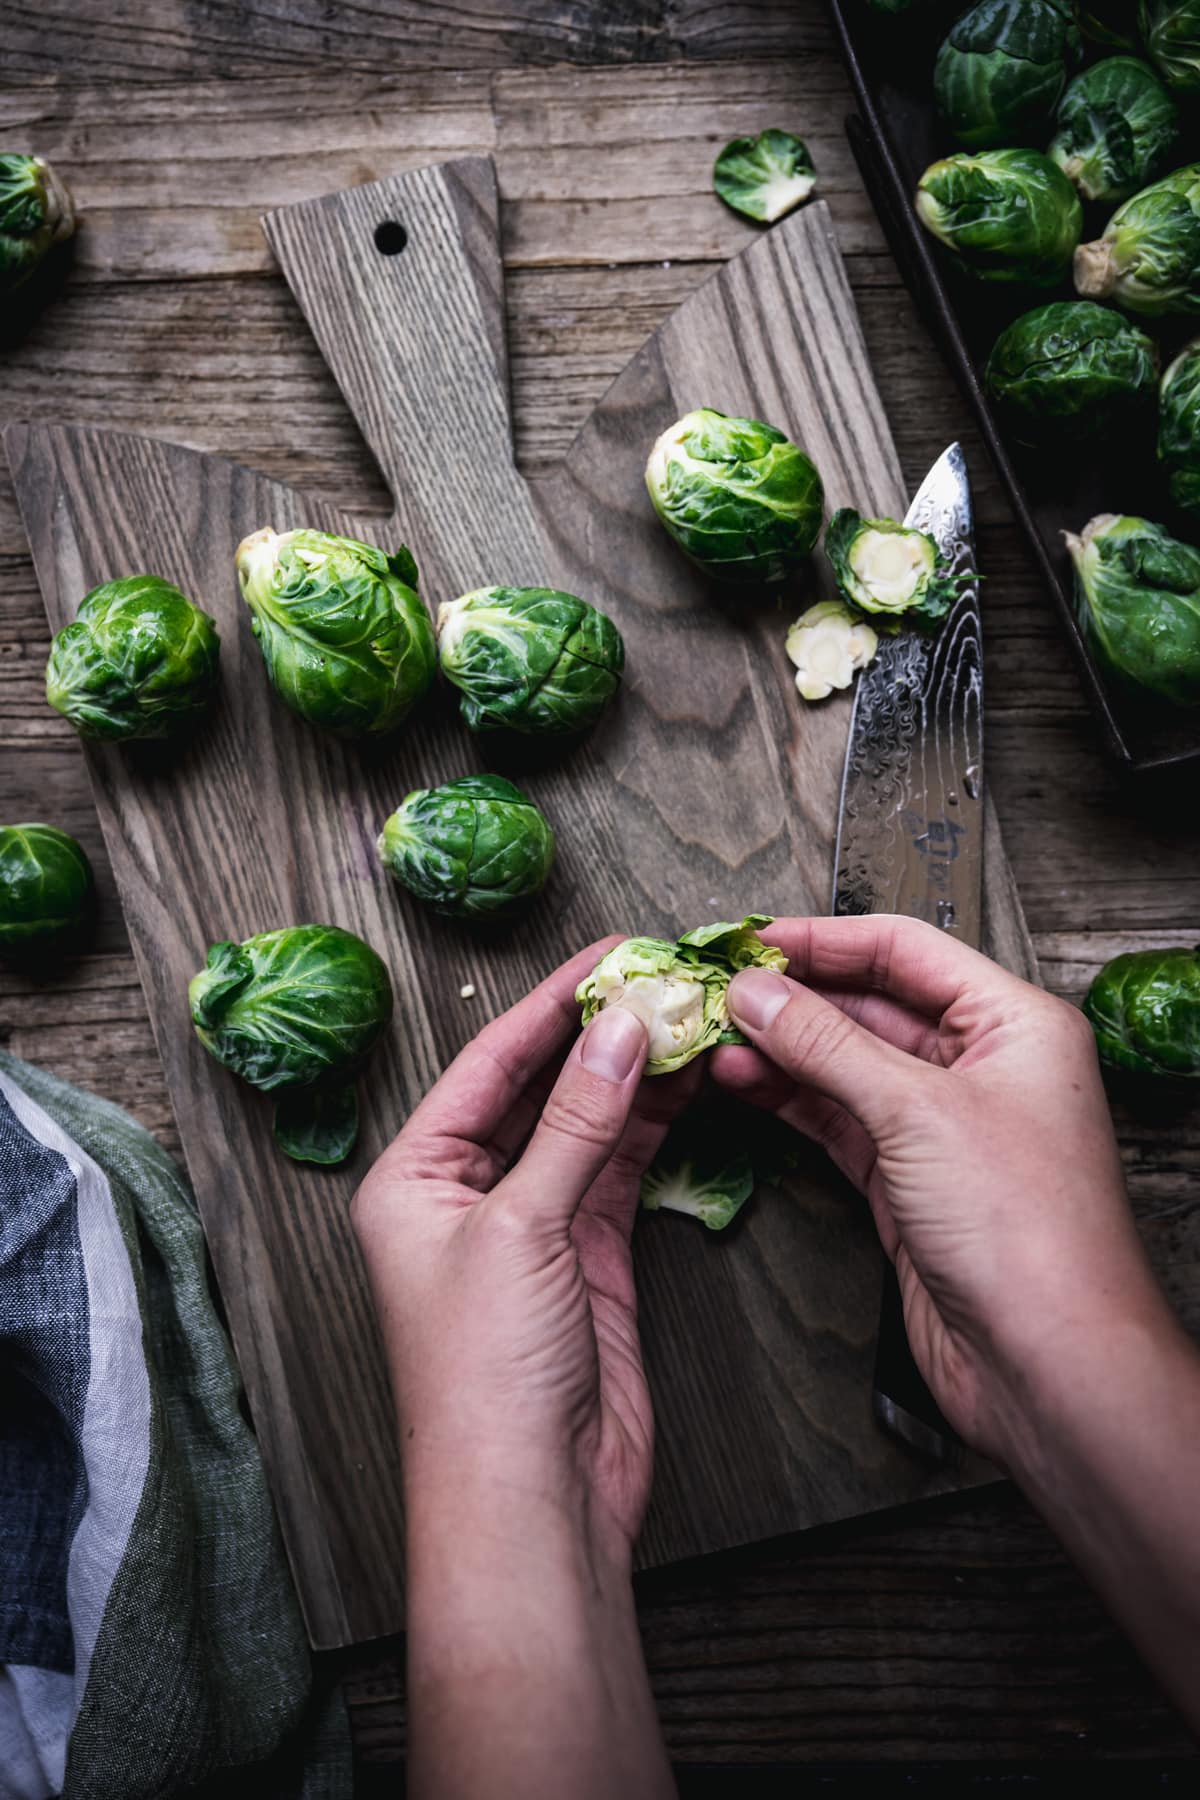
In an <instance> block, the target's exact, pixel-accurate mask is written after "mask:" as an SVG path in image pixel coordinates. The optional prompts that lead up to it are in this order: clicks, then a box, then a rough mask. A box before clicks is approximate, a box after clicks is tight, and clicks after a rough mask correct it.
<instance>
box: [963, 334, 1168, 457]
mask: <svg viewBox="0 0 1200 1800" xmlns="http://www.w3.org/2000/svg"><path fill="white" fill-rule="evenodd" d="M1157 379H1158V348H1157V346H1156V345H1155V343H1154V340H1153V339H1152V338H1150V337H1148V336H1147V335H1146V333H1145V332H1144V331H1141V330H1139V328H1138V327H1137V326H1136V325H1134V324H1132V323H1131V321H1130V320H1128V319H1124V318H1122V317H1121V315H1120V313H1116V312H1113V311H1112V309H1111V307H1107V306H1097V305H1096V303H1095V302H1094V301H1092V300H1052V301H1051V302H1050V304H1049V305H1048V306H1035V307H1034V309H1033V311H1032V312H1027V313H1022V314H1021V317H1020V318H1019V319H1014V320H1013V322H1012V324H1011V325H1009V326H1007V327H1006V329H1005V330H1004V331H1002V332H1001V333H1000V336H999V337H998V338H997V339H996V342H995V344H994V345H993V347H992V353H991V356H990V357H989V358H988V363H987V368H986V371H985V373H984V381H985V384H986V386H987V390H988V392H989V394H990V395H991V397H992V399H993V400H994V401H995V402H996V405H997V408H998V409H999V411H1000V413H1001V414H1002V416H1003V418H1004V421H1005V423H1006V425H1007V426H1008V429H1009V430H1010V432H1011V433H1012V436H1013V437H1014V438H1015V439H1016V440H1017V442H1018V443H1021V444H1024V445H1026V446H1027V447H1028V448H1031V449H1035V450H1036V449H1040V448H1042V447H1043V446H1056V445H1060V444H1063V443H1067V442H1073V441H1077V440H1081V439H1084V438H1087V439H1089V440H1092V441H1095V440H1096V439H1104V438H1109V439H1111V438H1113V437H1114V435H1115V434H1116V433H1117V432H1119V431H1121V430H1122V429H1123V428H1125V427H1127V426H1128V425H1129V424H1130V423H1131V422H1134V421H1135V420H1136V418H1137V415H1138V414H1139V413H1140V412H1142V411H1145V410H1147V409H1148V408H1149V405H1150V402H1151V400H1152V398H1153V395H1154V390H1155V384H1156V382H1157Z"/></svg>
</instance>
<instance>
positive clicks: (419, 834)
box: [378, 775, 554, 918]
mask: <svg viewBox="0 0 1200 1800" xmlns="http://www.w3.org/2000/svg"><path fill="white" fill-rule="evenodd" d="M378 848H379V856H380V860H381V862H382V863H383V866H384V868H385V869H386V870H387V871H388V873H389V875H392V876H394V877H395V879H396V880H397V881H398V882H400V884H401V885H402V886H403V887H406V888H408V889H409V891H410V892H411V893H414V894H416V896H417V898H418V899H419V900H427V901H429V903H430V905H432V906H435V907H436V908H437V910H438V911H439V912H443V913H450V914H452V915H453V916H454V917H456V918H473V917H474V918H496V917H499V916H501V915H503V914H505V913H510V912H513V911H514V910H515V909H516V908H517V907H519V906H520V905H521V904H522V902H523V901H525V900H529V899H531V898H532V896H533V895H534V894H537V893H540V892H541V890H542V888H543V887H544V886H545V883H546V877H547V876H548V875H549V873H550V865H551V863H552V862H553V861H554V833H553V832H552V831H551V829H550V827H549V825H548V824H547V823H546V821H545V819H544V818H543V817H542V815H541V813H540V812H539V811H538V809H537V807H536V806H535V805H534V804H533V801H532V800H527V799H526V797H525V795H524V794H523V793H522V792H521V790H520V788H516V787H514V786H513V784H512V782H511V781H505V780H504V779H503V777H502V776H499V775H464V776H463V777H462V778H461V779H460V780H458V781H448V782H447V783H446V785H445V786H444V787H438V788H417V789H416V790H415V792H413V793H411V794H407V795H406V796H405V798H404V800H403V802H402V803H401V805H400V806H399V807H398V808H397V810H396V811H395V812H394V813H393V814H392V816H391V818H390V819H389V820H388V822H387V824H386V825H385V826H384V828H383V831H382V833H381V834H380V838H379V846H378Z"/></svg>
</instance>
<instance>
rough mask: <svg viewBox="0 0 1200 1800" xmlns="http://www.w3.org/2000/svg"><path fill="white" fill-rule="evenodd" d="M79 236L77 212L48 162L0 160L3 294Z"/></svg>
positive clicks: (13, 155) (10, 155) (14, 154)
mask: <svg viewBox="0 0 1200 1800" xmlns="http://www.w3.org/2000/svg"><path fill="white" fill-rule="evenodd" d="M74 230H75V207H74V205H73V203H72V200H71V196H70V194H69V193H68V191H67V189H66V187H65V186H64V184H63V183H62V181H60V180H59V178H58V176H57V175H56V174H55V172H54V170H53V169H52V168H51V167H50V164H49V163H48V162H43V161H42V159H41V157H40V156H26V155H24V154H22V153H21V152H20V151H6V152H5V153H4V154H2V155H0V294H11V293H13V292H14V291H15V290H16V289H17V288H19V287H20V286H21V283H22V282H24V281H28V280H29V277H30V276H31V275H32V274H33V273H34V271H35V270H36V269H37V268H39V267H40V265H41V264H42V263H43V262H44V260H45V258H46V257H47V256H48V255H49V253H50V251H51V250H52V249H53V247H54V245H55V244H60V243H62V242H63V240H64V239H65V238H69V237H70V236H71V234H72V232H73V231H74Z"/></svg>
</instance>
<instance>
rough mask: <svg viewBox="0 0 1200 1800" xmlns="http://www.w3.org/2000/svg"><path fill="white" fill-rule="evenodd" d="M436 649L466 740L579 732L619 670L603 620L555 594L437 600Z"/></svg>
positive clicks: (613, 632)
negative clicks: (505, 733) (502, 731)
mask: <svg viewBox="0 0 1200 1800" xmlns="http://www.w3.org/2000/svg"><path fill="white" fill-rule="evenodd" d="M437 641H438V653H439V656H440V658H441V664H442V673H443V675H445V677H446V679H447V680H448V681H451V682H453V684H454V686H455V687H456V688H458V689H459V690H460V692H461V694H462V716H463V718H464V719H465V720H466V722H467V724H468V725H469V726H470V728H471V730H472V731H489V730H494V729H496V728H497V727H500V726H507V728H508V729H509V730H510V731H520V732H531V733H541V732H545V733H558V734H560V735H561V734H563V733H566V732H574V731H583V730H584V729H585V728H586V727H587V726H589V725H593V724H595V722H596V720H597V719H598V718H599V717H600V714H601V713H602V712H603V711H604V708H605V707H606V706H607V705H608V703H609V701H610V700H611V699H612V697H613V695H614V694H615V693H616V691H617V689H618V688H619V687H620V685H621V671H622V669H623V668H624V667H625V646H624V644H623V643H622V642H621V634H620V632H619V631H618V630H617V628H616V626H615V625H614V624H613V622H612V620H611V619H610V618H607V617H606V616H605V614H604V613H602V612H597V610H596V608H595V607H594V606H589V605H588V603H587V601H586V600H577V599H576V598H575V595H574V594H563V593H560V592H559V591H558V589H557V588H506V587H491V588H478V589H477V590H476V591H475V593H473V594H463V595H461V596H460V597H459V599H457V600H446V601H443V603H442V605H441V606H440V607H439V608H438V616H437Z"/></svg>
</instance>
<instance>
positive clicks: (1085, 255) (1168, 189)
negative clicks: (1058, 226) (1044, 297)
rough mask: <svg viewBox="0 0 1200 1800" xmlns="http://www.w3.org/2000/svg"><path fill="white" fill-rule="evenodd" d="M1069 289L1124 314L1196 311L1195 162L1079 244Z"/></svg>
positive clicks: (1199, 174) (1199, 244) (1199, 196)
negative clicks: (1109, 303)
mask: <svg viewBox="0 0 1200 1800" xmlns="http://www.w3.org/2000/svg"><path fill="white" fill-rule="evenodd" d="M1075 286H1076V288H1077V289H1078V291H1079V292H1080V293H1081V294H1086V295H1087V296H1088V297H1089V298H1091V299H1095V300H1108V299H1112V300H1115V301H1116V303H1117V305H1118V306H1123V307H1124V308H1125V309H1126V311H1127V312H1136V313H1151V314H1153V313H1193V312H1200V163H1189V164H1188V165H1187V167H1186V168H1183V169H1176V170H1175V172H1174V174H1173V175H1167V176H1165V177H1164V178H1163V180H1162V181H1156V182H1155V183H1154V185H1153V187H1148V188H1143V189H1142V191H1141V193H1140V194H1135V195H1134V196H1133V198H1132V200H1126V202H1125V204H1124V205H1123V206H1119V207H1118V208H1117V210H1116V212H1115V213H1114V214H1113V216H1112V218H1111V219H1110V220H1109V221H1108V224H1107V225H1106V226H1105V228H1104V236H1103V237H1100V238H1096V239H1095V241H1094V242H1093V243H1090V244H1080V246H1079V248H1078V250H1076V252H1075Z"/></svg>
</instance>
